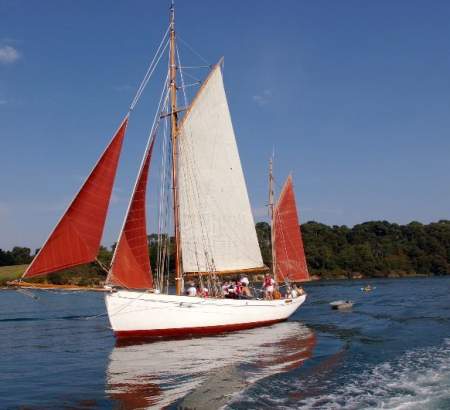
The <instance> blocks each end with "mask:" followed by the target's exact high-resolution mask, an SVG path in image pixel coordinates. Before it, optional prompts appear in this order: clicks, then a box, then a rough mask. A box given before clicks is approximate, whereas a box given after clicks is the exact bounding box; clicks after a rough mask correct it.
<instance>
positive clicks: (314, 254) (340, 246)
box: [257, 220, 450, 279]
mask: <svg viewBox="0 0 450 410" xmlns="http://www.w3.org/2000/svg"><path fill="white" fill-rule="evenodd" d="M301 231H302V236H303V242H304V247H305V253H306V259H307V263H308V268H309V271H310V273H311V274H313V275H318V276H320V277H322V278H326V279H331V278H344V277H348V278H351V277H360V276H365V277H386V276H391V277H398V276H411V275H445V274H449V273H450V221H448V220H441V221H439V222H433V223H430V224H422V223H420V222H415V221H414V222H411V223H409V224H407V225H399V224H396V223H389V222H387V221H372V222H365V223H362V224H358V225H355V226H353V227H352V228H349V227H347V226H345V225H342V226H337V225H334V226H328V225H325V224H322V223H318V222H314V221H311V222H307V223H305V224H303V225H301ZM257 232H258V238H259V242H260V246H261V250H262V255H263V259H264V262H265V263H266V264H270V262H271V250H270V226H269V225H268V224H267V223H265V222H260V223H258V224H257Z"/></svg>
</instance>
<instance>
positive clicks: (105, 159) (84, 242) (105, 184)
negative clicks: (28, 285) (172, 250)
mask: <svg viewBox="0 0 450 410" xmlns="http://www.w3.org/2000/svg"><path fill="white" fill-rule="evenodd" d="M127 122H128V116H127V117H126V118H125V119H124V121H123V122H122V124H121V126H120V128H119V129H118V131H117V133H116V134H115V135H114V137H113V138H112V140H111V142H110V143H109V145H108V147H107V148H106V150H105V151H104V152H103V154H102V156H101V157H100V159H99V160H98V162H97V164H96V165H95V167H94V169H93V170H92V172H91V174H90V175H89V177H88V178H87V179H86V182H85V183H84V184H83V186H82V187H81V189H80V191H79V192H78V194H77V195H76V197H75V198H74V200H73V201H72V203H71V204H70V206H69V208H68V209H67V211H66V213H65V214H64V215H63V217H62V218H61V220H60V221H59V223H58V224H57V225H56V228H55V229H54V230H53V232H52V233H51V235H50V237H49V238H48V239H47V242H45V244H44V246H43V247H42V249H41V250H40V251H39V253H38V254H37V255H36V257H35V258H34V259H33V261H32V262H31V264H30V266H29V267H28V269H27V270H26V271H25V273H24V274H23V277H31V276H38V275H45V274H47V273H51V272H55V271H58V270H61V269H66V268H70V267H72V266H77V265H81V264H83V263H88V262H92V261H93V260H95V258H96V257H97V253H98V250H99V247H100V241H101V238H102V234H103V227H104V225H105V219H106V214H107V211H108V206H109V201H110V198H111V193H112V189H113V184H114V179H115V176H116V171H117V165H118V163H119V157H120V151H121V148H122V142H123V138H124V135H125V129H126V126H127Z"/></svg>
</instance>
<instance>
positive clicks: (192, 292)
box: [186, 282, 197, 296]
mask: <svg viewBox="0 0 450 410" xmlns="http://www.w3.org/2000/svg"><path fill="white" fill-rule="evenodd" d="M186 294H187V295H188V296H197V288H196V287H195V284H194V283H192V282H191V283H189V287H188V289H187V291H186Z"/></svg>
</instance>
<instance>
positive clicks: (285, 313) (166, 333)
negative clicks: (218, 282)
mask: <svg viewBox="0 0 450 410" xmlns="http://www.w3.org/2000/svg"><path fill="white" fill-rule="evenodd" d="M305 299H306V295H302V296H299V297H297V298H295V299H279V300H255V299H215V298H199V297H189V296H176V295H165V294H155V293H148V292H139V291H129V290H119V291H116V292H110V293H107V294H106V295H105V302H106V308H107V311H108V316H109V320H110V323H111V327H112V329H113V331H114V334H115V335H116V337H117V338H132V337H138V338H139V337H177V336H187V335H206V334H215V333H222V332H229V331H236V330H243V329H250V328H254V327H259V326H268V325H271V324H274V323H277V322H282V321H284V320H286V319H287V318H288V317H289V316H291V315H292V314H293V313H294V312H295V311H296V310H297V309H298V308H299V307H300V306H301V305H302V304H303V302H304V301H305Z"/></svg>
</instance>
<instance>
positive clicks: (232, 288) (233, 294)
mask: <svg viewBox="0 0 450 410" xmlns="http://www.w3.org/2000/svg"><path fill="white" fill-rule="evenodd" d="M225 297H226V298H228V299H236V288H235V286H234V284H233V283H230V285H229V286H228V290H227V295H226V296H225Z"/></svg>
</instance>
